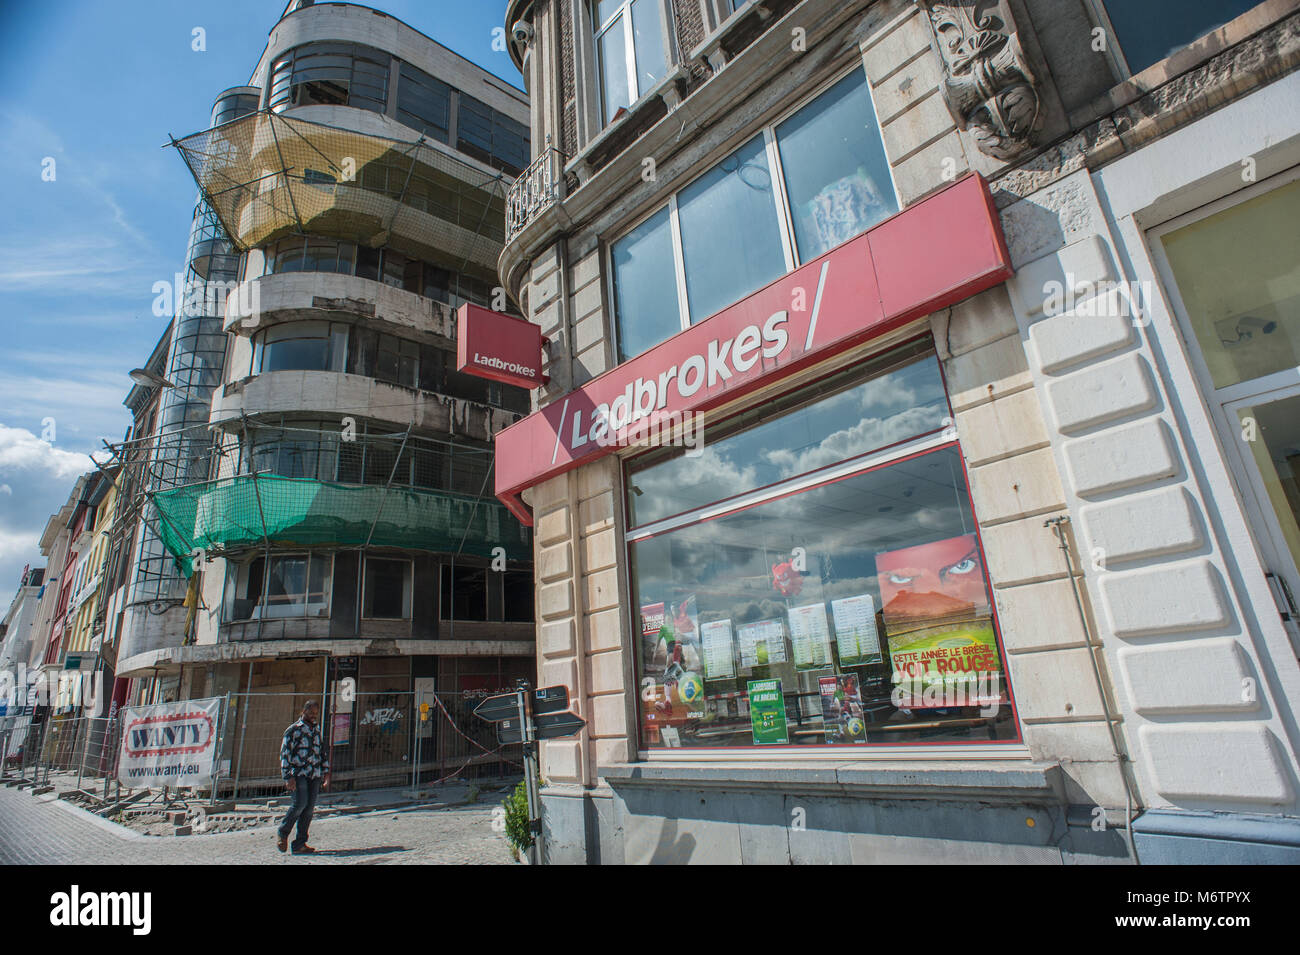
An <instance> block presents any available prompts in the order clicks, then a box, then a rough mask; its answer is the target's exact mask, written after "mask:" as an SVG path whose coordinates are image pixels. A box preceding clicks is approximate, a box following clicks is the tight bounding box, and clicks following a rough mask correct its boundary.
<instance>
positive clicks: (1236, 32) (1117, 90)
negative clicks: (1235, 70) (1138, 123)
mask: <svg viewBox="0 0 1300 955" xmlns="http://www.w3.org/2000/svg"><path fill="white" fill-rule="evenodd" d="M1294 12H1295V4H1294V0H1268V2H1265V3H1261V4H1260V5H1259V6H1257V7H1255V9H1253V10H1248V11H1246V12H1245V13H1243V14H1242V15H1241V16H1239V17H1237V18H1236V19H1235V20H1230V21H1228V22H1227V23H1225V24H1224V25H1223V26H1221V27H1219V28H1218V29H1217V30H1213V31H1211V32H1210V33H1207V34H1205V36H1203V37H1200V38H1199V39H1196V40H1193V41H1192V42H1191V43H1190V44H1188V45H1187V46H1185V47H1183V48H1182V49H1180V50H1176V51H1175V52H1174V53H1172V54H1171V55H1169V56H1168V57H1166V58H1165V59H1163V60H1160V61H1158V62H1156V63H1152V64H1151V65H1150V66H1148V67H1147V68H1146V69H1144V70H1142V71H1141V72H1139V73H1134V74H1133V75H1132V76H1130V77H1129V78H1128V79H1126V80H1123V81H1121V82H1120V83H1117V84H1116V85H1115V86H1113V87H1111V89H1110V90H1109V91H1108V92H1106V93H1104V94H1102V95H1101V96H1100V97H1098V98H1097V99H1095V100H1093V101H1092V102H1091V103H1089V104H1088V105H1086V106H1084V107H1083V108H1081V109H1078V110H1075V111H1074V112H1073V113H1072V114H1071V115H1070V117H1069V119H1070V126H1071V127H1072V128H1073V129H1079V128H1081V127H1083V126H1087V125H1088V124H1089V123H1092V122H1095V121H1096V120H1098V119H1101V118H1102V117H1103V116H1108V115H1110V114H1111V113H1113V112H1115V111H1117V110H1121V109H1123V108H1124V107H1126V106H1129V105H1131V104H1132V103H1134V102H1136V101H1137V100H1139V99H1141V98H1142V97H1143V96H1146V95H1147V94H1148V93H1151V92H1152V91H1154V90H1157V89H1159V88H1160V87H1162V86H1165V85H1167V84H1168V83H1170V82H1172V81H1173V80H1175V79H1177V78H1178V77H1180V76H1182V75H1184V74H1186V73H1189V72H1191V71H1192V70H1194V69H1196V68H1197V67H1199V66H1202V65H1204V64H1205V63H1207V62H1209V61H1210V60H1212V59H1213V58H1214V57H1216V56H1218V55H1219V54H1220V53H1223V52H1224V51H1225V50H1228V49H1231V48H1232V47H1235V46H1237V45H1238V44H1240V43H1242V42H1244V41H1246V40H1248V39H1250V38H1251V37H1253V36H1254V35H1255V34H1257V33H1261V32H1263V31H1264V30H1266V29H1268V28H1269V27H1271V26H1273V25H1275V24H1276V23H1278V22H1280V21H1281V20H1284V19H1285V18H1286V17H1287V16H1288V15H1290V14H1292V13H1294Z"/></svg>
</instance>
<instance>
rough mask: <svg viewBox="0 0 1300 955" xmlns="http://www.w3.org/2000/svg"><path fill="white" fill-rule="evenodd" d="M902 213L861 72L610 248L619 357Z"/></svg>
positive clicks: (743, 148)
mask: <svg viewBox="0 0 1300 955" xmlns="http://www.w3.org/2000/svg"><path fill="white" fill-rule="evenodd" d="M896 211H898V202H897V199H896V198H895V195H894V189H893V181H892V179H891V177H890V173H889V164H888V161H887V159H886V157H885V150H884V146H883V144H882V142H881V138H880V131H879V127H878V126H877V124H876V116H875V110H874V108H873V106H872V103H871V95H870V92H869V90H868V88H867V82H866V77H865V75H864V74H863V71H862V69H861V68H857V69H854V70H853V72H852V73H850V74H849V75H848V76H846V77H844V78H843V79H841V80H839V81H837V82H835V83H834V84H832V85H831V86H830V87H829V88H828V89H826V90H825V91H824V92H822V93H820V94H819V95H817V96H816V97H815V98H814V99H813V100H812V101H811V102H809V103H807V104H806V105H804V106H803V107H801V108H799V109H797V110H796V111H795V112H794V113H792V114H791V115H790V116H788V117H786V118H784V119H782V120H780V121H779V122H777V123H776V124H774V125H771V126H769V127H767V128H766V129H764V130H763V131H762V132H761V133H759V134H758V135H757V136H754V137H753V138H752V139H750V140H749V141H748V142H746V143H744V144H743V145H741V146H740V147H739V148H738V149H736V150H735V152H733V153H732V154H731V155H730V156H727V157H726V158H725V159H723V160H722V161H721V162H719V163H718V164H717V165H716V166H714V167H713V168H712V169H710V170H708V171H707V172H705V173H704V174H703V175H702V176H700V177H699V178H698V179H696V180H695V181H694V182H692V183H691V184H690V185H688V186H686V187H685V188H684V189H682V190H681V191H680V192H678V193H676V194H675V195H673V196H672V197H670V198H669V200H668V204H667V205H666V206H664V207H662V208H661V209H659V210H657V211H656V212H654V213H653V214H651V215H650V216H649V217H648V218H647V219H645V220H644V221H643V222H641V223H640V224H639V225H637V226H636V227H634V228H633V229H632V230H631V231H630V232H629V233H627V234H626V235H625V236H624V237H622V238H621V239H618V240H616V241H615V242H614V243H613V244H612V245H611V247H610V269H611V273H612V276H613V300H614V308H615V317H616V323H617V333H616V340H617V343H618V354H619V360H620V361H625V360H627V359H629V358H632V357H634V356H635V355H638V354H640V353H641V352H643V351H645V350H646V349H648V348H651V347H653V346H654V345H657V344H659V342H661V341H664V340H665V339H667V338H670V337H671V336H673V335H675V334H676V333H677V332H679V331H681V330H683V329H685V328H687V327H689V326H690V325H691V324H693V323H695V322H698V321H701V320H703V319H705V318H708V317H709V316H710V315H713V314H715V313H717V312H718V311H720V310H722V309H724V308H726V307H727V306H728V305H730V304H732V303H733V302H736V301H737V300H739V299H741V298H743V297H744V296H746V295H748V294H750V293H751V292H753V291H755V290H756V289H759V288H761V287H762V286H764V285H766V284H767V283H769V282H771V281H773V280H774V279H776V278H779V277H780V276H781V275H783V274H784V273H785V272H788V271H790V270H792V269H794V268H796V267H798V266H799V265H801V264H803V263H804V262H808V261H810V260H812V259H815V258H817V257H818V256H820V255H822V254H824V253H825V252H827V251H829V250H830V249H832V248H834V247H835V246H837V245H840V244H842V243H843V242H846V241H848V240H849V239H851V238H853V237H854V236H856V235H860V234H861V233H862V232H865V231H866V230H867V229H869V228H870V227H871V226H873V225H875V224H876V223H877V222H879V221H880V220H882V219H884V218H886V217H887V216H890V215H892V214H893V213H894V212H896Z"/></svg>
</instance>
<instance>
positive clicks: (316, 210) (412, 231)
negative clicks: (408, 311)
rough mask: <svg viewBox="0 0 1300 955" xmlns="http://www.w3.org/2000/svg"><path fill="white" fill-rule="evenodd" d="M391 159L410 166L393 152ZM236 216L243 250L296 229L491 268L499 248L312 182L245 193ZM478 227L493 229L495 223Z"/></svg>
mask: <svg viewBox="0 0 1300 955" xmlns="http://www.w3.org/2000/svg"><path fill="white" fill-rule="evenodd" d="M268 161H269V160H268ZM393 161H394V162H401V163H402V164H403V165H407V164H409V163H410V160H409V159H407V158H405V157H403V156H401V155H400V154H398V153H394V160H393ZM286 182H287V184H286ZM236 213H237V214H236V215H235V216H234V217H233V223H234V225H235V231H234V235H233V236H232V238H234V240H235V242H236V243H237V244H238V245H239V247H240V248H245V249H247V248H255V247H257V246H260V245H265V244H266V243H268V242H270V241H272V240H274V239H277V238H279V237H280V236H282V235H287V234H288V233H289V232H292V231H302V232H307V233H309V234H312V235H324V236H331V237H333V238H341V239H350V240H353V241H355V242H359V243H360V244H362V245H366V246H370V247H372V248H373V247H375V246H379V245H387V246H392V247H393V248H396V249H398V250H400V251H402V252H404V253H406V254H408V255H413V256H415V257H417V258H436V257H438V256H439V254H441V255H442V256H449V257H451V258H452V259H465V260H468V261H470V262H474V263H476V264H478V265H481V266H484V267H486V268H492V267H493V266H495V265H496V261H497V254H496V253H497V250H498V249H499V248H500V242H499V240H498V237H496V236H493V235H491V234H480V233H479V232H477V231H475V230H473V229H469V228H466V227H465V226H463V225H461V224H459V223H456V222H451V221H448V220H447V219H445V218H443V217H441V216H437V215H433V214H432V213H428V212H423V211H421V210H419V209H416V208H413V207H412V206H409V205H406V204H405V203H404V202H401V201H399V200H397V199H394V198H391V197H390V196H387V195H385V194H383V193H380V192H373V191H371V190H369V189H362V188H361V187H360V186H355V185H349V184H347V183H344V182H337V183H321V184H315V183H309V182H297V181H292V180H287V181H286V180H285V179H284V178H280V179H279V180H278V181H276V182H275V184H274V185H272V186H271V187H270V188H266V189H263V190H261V191H259V192H257V193H256V194H251V195H249V196H248V197H247V199H246V200H245V201H244V202H242V203H240V204H239V206H238V209H237V210H236ZM286 213H288V214H286ZM483 225H484V227H485V228H495V227H496V226H495V223H493V224H491V225H489V223H487V222H484V223H483ZM498 231H499V230H498Z"/></svg>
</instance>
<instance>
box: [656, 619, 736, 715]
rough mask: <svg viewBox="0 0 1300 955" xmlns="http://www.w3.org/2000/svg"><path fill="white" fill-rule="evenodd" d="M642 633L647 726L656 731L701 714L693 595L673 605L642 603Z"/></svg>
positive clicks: (699, 659)
mask: <svg viewBox="0 0 1300 955" xmlns="http://www.w3.org/2000/svg"><path fill="white" fill-rule="evenodd" d="M656 622H657V623H658V624H659V626H658V627H655V623H656ZM641 634H642V638H643V640H644V641H646V651H647V653H646V659H648V660H650V675H649V677H648V679H647V681H646V683H645V684H644V685H643V693H642V699H643V700H646V701H650V700H653V709H652V711H650V712H647V713H646V715H645V716H646V723H647V727H648V728H651V729H654V730H656V731H657V730H659V729H662V728H663V727H665V726H671V727H676V726H678V725H680V724H683V723H685V722H686V721H687V720H698V719H701V718H703V716H704V677H703V671H704V655H703V653H702V651H701V645H700V624H699V615H698V613H697V611H696V605H695V597H694V596H690V597H687V598H686V599H685V600H682V601H681V602H680V603H677V604H675V605H665V604H662V603H658V604H648V605H646V606H643V607H642V608H641ZM729 647H730V641H729V640H728V648H729ZM728 653H730V650H729V649H728ZM716 660H717V650H716V647H715V661H716ZM651 735H654V734H653V733H652V734H651Z"/></svg>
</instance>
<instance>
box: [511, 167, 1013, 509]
mask: <svg viewBox="0 0 1300 955" xmlns="http://www.w3.org/2000/svg"><path fill="white" fill-rule="evenodd" d="M1011 274H1012V269H1011V264H1010V256H1009V255H1008V253H1007V248H1006V243H1005V242H1004V240H1003V237H1002V230H1001V226H1000V223H999V221H998V215H997V211H996V210H995V209H994V207H993V202H992V199H991V197H990V196H989V192H988V186H987V185H986V184H985V182H984V180H983V179H982V178H981V177H980V176H978V175H970V176H967V177H966V178H964V179H961V180H959V181H958V182H955V183H953V184H952V185H951V186H949V187H947V188H946V189H943V190H942V191H940V192H937V193H935V194H934V195H932V196H929V197H928V198H926V199H923V200H921V201H920V202H918V203H916V204H915V205H913V206H911V207H909V208H908V209H906V210H904V211H903V212H900V213H898V214H897V215H895V216H893V217H892V218H889V219H886V220H885V221H884V222H881V223H879V224H878V225H876V226H874V227H873V228H872V229H870V230H869V231H868V232H865V233H864V234H862V235H860V236H858V237H857V238H855V239H851V240H850V241H848V242H846V243H844V244H843V245H841V246H839V247H838V248H835V249H833V250H831V251H830V252H827V253H826V254H825V255H823V256H821V257H820V258H817V259H814V260H812V261H811V262H808V263H806V264H805V265H803V266H801V267H800V268H798V269H796V270H795V271H793V272H791V273H790V274H789V275H787V276H785V277H784V278H781V279H778V280H777V281H775V282H773V283H772V284H771V285H768V286H766V287H765V288H763V289H760V290H759V291H757V292H755V293H754V294H753V295H750V296H749V297H748V298H746V299H744V300H742V301H740V302H737V303H736V304H735V305H732V306H731V307H729V308H726V309H723V310H722V311H721V312H719V313H717V314H716V315H713V316H712V317H710V318H708V319H706V320H704V321H702V322H699V323H698V324H696V325H692V326H691V327H690V328H689V329H687V330H685V331H683V332H681V333H679V334H677V335H674V336H673V337H672V338H670V339H668V340H667V341H665V342H662V343H661V344H659V345H656V346H655V347H654V348H652V349H650V350H649V351H647V352H644V353H643V354H641V355H638V356H637V357H636V358H633V359H632V360H631V361H628V362H624V363H623V364H621V365H619V366H618V367H617V368H613V369H610V370H609V371H607V372H606V373H605V374H603V375H601V376H600V377H598V378H595V379H593V380H592V381H590V382H588V383H587V384H586V385H584V386H583V387H581V388H579V389H577V390H575V391H572V392H570V393H569V394H567V395H565V396H564V397H563V398H561V399H558V400H556V401H554V402H552V403H551V404H549V405H547V406H546V407H545V408H543V409H542V410H541V411H538V412H537V413H535V414H532V415H529V416H528V417H527V418H524V419H523V420H522V421H518V422H516V423H515V424H513V425H511V426H510V427H509V428H506V429H505V430H504V431H502V432H501V433H500V434H498V435H497V438H496V447H497V454H496V492H497V497H499V498H500V499H501V500H502V502H504V503H505V504H506V506H507V507H509V508H510V510H511V511H512V512H513V513H514V514H515V515H516V516H517V517H519V518H520V520H522V521H524V523H526V524H530V525H531V523H532V520H531V515H529V513H528V510H527V508H526V507H525V506H524V505H523V502H522V501H520V500H519V492H520V491H522V490H524V489H525V488H528V487H532V486H533V485H535V484H539V483H541V482H542V481H545V480H547V479H549V478H551V477H554V476H555V475H557V474H562V473H563V472H565V471H567V470H569V469H570V468H574V467H577V466H578V465H581V464H584V463H586V462H588V461H591V460H594V459H596V458H598V457H600V456H602V455H604V454H608V453H610V452H611V451H614V450H616V449H617V448H619V447H625V446H628V445H631V444H636V443H637V442H638V440H639V439H640V438H641V437H642V436H643V435H645V434H646V433H649V432H651V431H653V430H655V429H662V428H664V427H666V425H665V422H671V421H676V422H680V421H681V420H682V416H683V415H684V414H686V413H689V412H699V411H707V410H708V409H710V408H714V407H717V406H718V405H721V404H723V403H725V402H728V401H732V400H734V399H735V398H738V397H740V396H742V395H744V394H746V393H748V392H750V391H753V390H754V389H756V388H758V387H760V386H762V385H765V384H768V383H769V382H771V381H774V380H777V379H779V378H783V377H785V376H787V375H790V374H792V373H793V372H795V371H798V370H799V369H801V368H805V367H807V366H809V365H812V364H814V363H816V362H819V361H822V360H823V359H826V358H829V357H831V356H832V355H835V354H836V353H838V352H841V351H844V350H846V349H848V348H852V347H854V346H856V345H859V344H861V343H862V342H864V341H866V340H868V339H870V338H872V337H875V336H877V335H881V334H884V333H885V332H888V331H890V330H892V329H894V328H897V327H899V326H900V325H903V324H905V323H906V322H909V321H912V320H913V319H916V318H919V317H921V316H923V315H928V314H930V313H931V312H934V311H937V310H938V309H941V308H946V307H947V306H949V305H952V304H954V303H956V302H959V301H961V300H963V299H965V298H969V297H970V296H972V295H974V294H976V293H978V292H982V291H984V290H985V289H989V288H992V287H993V286H995V285H997V284H999V283H1001V282H1004V281H1006V280H1007V279H1008V278H1010V276H1011Z"/></svg>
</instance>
